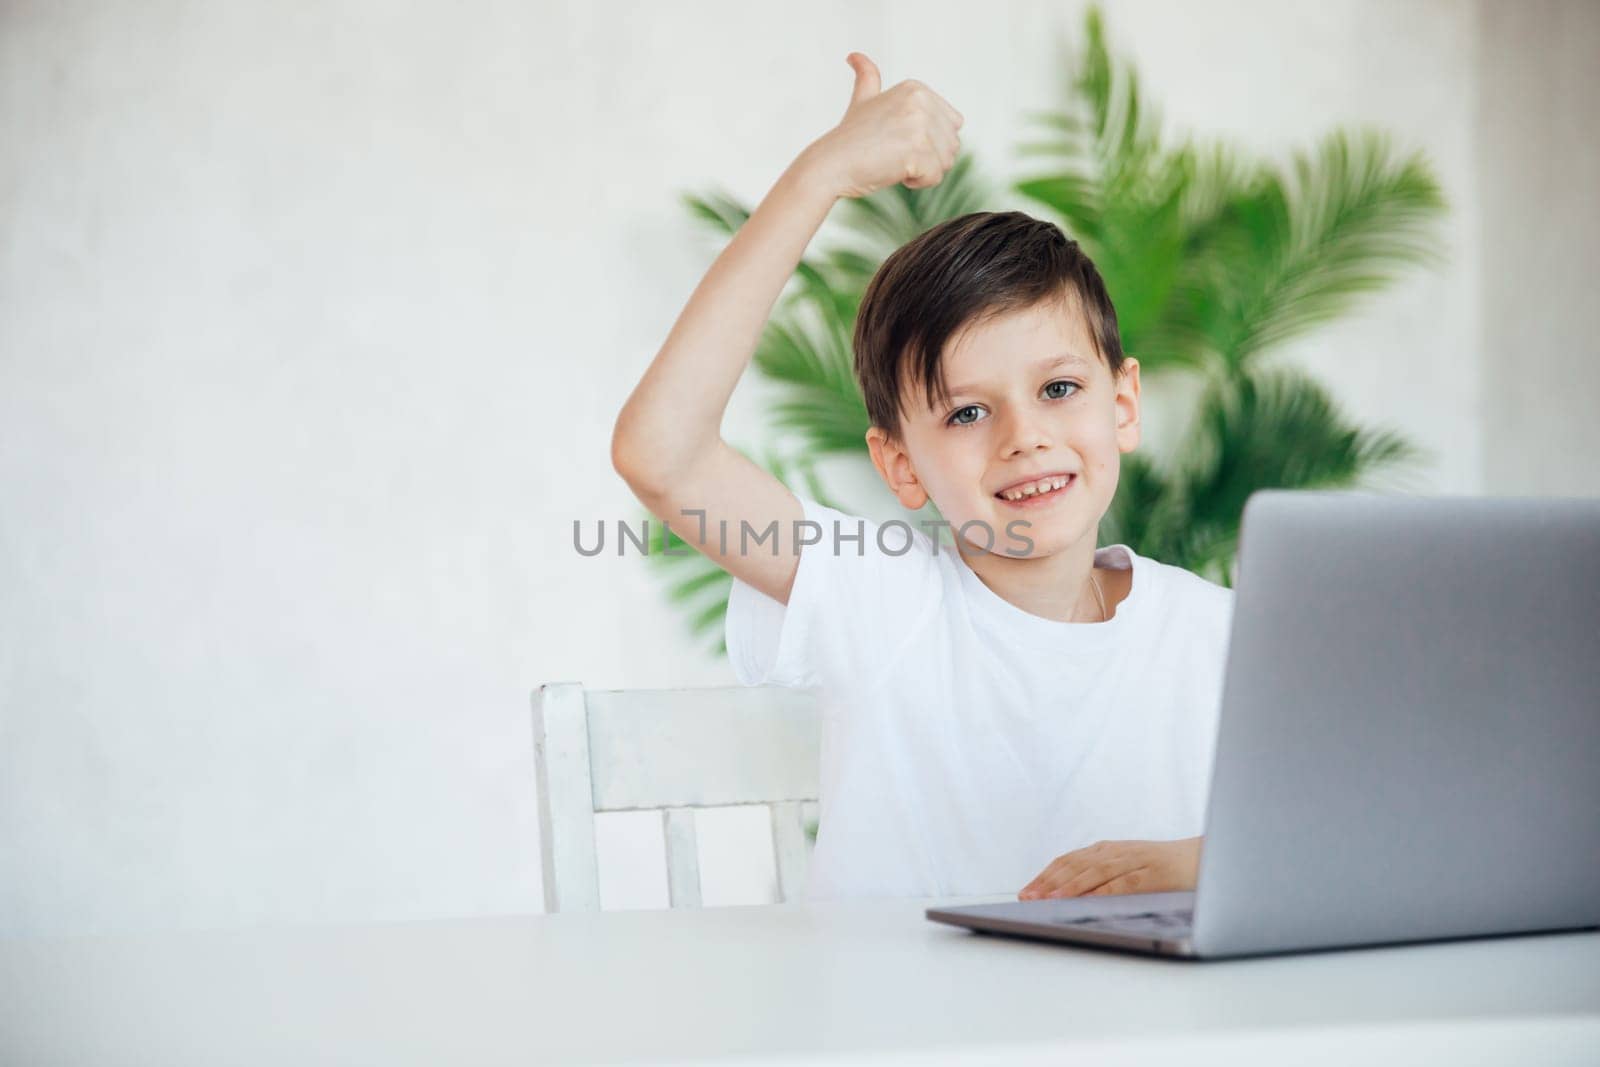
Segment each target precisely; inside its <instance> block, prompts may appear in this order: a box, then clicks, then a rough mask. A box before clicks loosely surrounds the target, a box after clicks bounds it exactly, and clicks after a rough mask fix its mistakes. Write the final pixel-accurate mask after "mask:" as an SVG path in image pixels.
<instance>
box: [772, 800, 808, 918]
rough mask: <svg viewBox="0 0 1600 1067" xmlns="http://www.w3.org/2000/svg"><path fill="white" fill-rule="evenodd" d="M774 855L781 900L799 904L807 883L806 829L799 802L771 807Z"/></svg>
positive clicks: (790, 801)
mask: <svg viewBox="0 0 1600 1067" xmlns="http://www.w3.org/2000/svg"><path fill="white" fill-rule="evenodd" d="M772 855H773V859H774V860H775V861H776V862H777V867H778V900H779V901H790V900H799V899H800V898H801V897H802V896H804V889H805V881H806V859H807V857H806V828H805V824H804V822H803V821H802V818H801V812H800V802H799V801H794V800H789V801H784V802H782V803H778V804H774V805H772Z"/></svg>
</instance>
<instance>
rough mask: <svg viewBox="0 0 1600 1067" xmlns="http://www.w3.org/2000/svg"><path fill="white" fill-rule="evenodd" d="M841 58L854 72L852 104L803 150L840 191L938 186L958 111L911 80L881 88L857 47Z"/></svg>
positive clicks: (950, 160)
mask: <svg viewBox="0 0 1600 1067" xmlns="http://www.w3.org/2000/svg"><path fill="white" fill-rule="evenodd" d="M845 62H847V63H849V64H850V66H851V69H853V70H854V71H855V75H856V82H855V88H854V90H853V91H852V92H851V94H850V105H849V107H847V108H846V109H845V113H844V117H843V118H842V119H840V120H839V125H837V126H835V127H834V128H833V129H831V130H829V131H828V132H827V133H825V134H823V135H822V136H821V137H819V138H818V139H817V140H815V141H813V142H812V143H811V144H810V145H809V146H808V147H807V148H806V154H808V155H809V156H810V157H811V162H812V164H813V165H814V166H816V167H818V168H819V169H820V170H821V171H822V173H824V174H825V175H826V176H827V179H828V180H829V181H830V182H831V184H832V187H833V189H834V190H835V191H836V192H837V193H838V195H840V196H850V197H860V196H866V195H868V194H869V193H874V192H876V191H877V190H879V189H883V188H885V187H887V186H890V185H894V184H895V183H897V182H903V183H904V184H905V185H906V187H907V188H910V189H923V188H927V187H928V186H931V185H938V184H939V183H940V182H941V181H943V180H944V176H945V173H946V172H947V171H949V169H950V168H951V166H953V165H954V164H955V161H956V154H957V153H958V152H959V151H960V149H961V139H960V137H959V136H958V135H957V131H958V130H960V129H961V124H962V122H964V121H965V120H964V119H963V118H962V116H961V112H959V111H957V110H956V109H955V108H953V107H951V106H950V104H949V103H948V102H947V101H946V100H945V99H944V97H942V96H940V95H939V94H938V93H936V92H934V91H933V90H932V89H930V88H928V87H927V86H926V85H924V84H922V83H921V82H919V81H916V80H915V79H907V80H906V81H903V82H900V83H899V84H898V85H894V86H891V87H890V88H889V89H888V90H884V91H880V89H879V85H880V84H881V83H880V79H879V75H878V68H877V65H876V64H874V63H873V62H872V60H870V59H868V58H867V57H866V56H865V55H862V54H861V53H860V52H851V53H850V55H849V56H848V57H846V60H845Z"/></svg>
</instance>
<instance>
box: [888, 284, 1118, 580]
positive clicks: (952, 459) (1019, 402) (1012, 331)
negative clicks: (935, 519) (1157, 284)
mask: <svg viewBox="0 0 1600 1067" xmlns="http://www.w3.org/2000/svg"><path fill="white" fill-rule="evenodd" d="M944 370H945V380H946V382H947V383H948V384H949V387H950V402H949V403H948V404H947V405H940V406H939V407H936V408H930V407H929V406H928V405H927V402H926V399H925V398H924V397H923V396H922V395H921V391H920V389H912V388H910V387H908V388H907V389H906V390H905V392H904V397H905V399H904V400H903V407H902V410H903V412H904V414H903V417H902V419H901V436H902V437H903V438H904V440H903V441H895V440H893V439H891V438H890V437H889V436H888V435H887V434H886V433H884V432H883V431H882V430H881V429H879V428H877V427H873V428H872V429H871V430H870V431H868V434H867V444H868V447H869V449H870V450H871V452H872V460H873V463H874V464H875V465H876V466H877V468H878V472H879V473H880V474H882V475H883V478H884V480H885V481H886V482H887V483H888V484H889V487H890V489H892V490H893V491H894V493H895V496H896V497H898V498H899V500H900V503H901V504H902V505H903V506H905V507H906V508H907V509H909V510H913V511H914V510H916V509H918V508H920V507H922V505H923V504H925V503H926V502H927V500H928V498H929V497H931V498H932V499H933V502H934V505H935V506H936V507H937V508H938V509H939V513H940V514H941V515H942V516H943V518H944V519H945V521H947V522H949V523H950V524H951V526H952V527H953V528H954V529H955V530H959V529H960V528H961V526H962V524H963V523H968V522H975V521H976V522H982V523H985V524H987V527H988V530H992V531H993V538H992V543H991V540H990V535H989V533H988V532H987V531H986V530H985V529H984V527H983V526H973V527H971V528H970V529H968V530H967V532H966V534H965V539H966V541H967V542H968V545H969V547H971V548H973V549H976V550H980V551H981V550H983V549H985V548H987V549H989V550H990V551H993V552H994V553H996V554H997V555H1000V556H1006V555H1011V556H1022V555H1027V556H1030V557H1039V556H1046V555H1053V554H1054V553H1056V552H1059V551H1061V550H1062V549H1065V548H1067V547H1068V546H1070V545H1075V544H1078V543H1079V542H1081V541H1082V540H1083V539H1084V538H1085V537H1087V538H1088V541H1089V544H1090V545H1091V546H1093V545H1094V543H1095V540H1096V536H1097V533H1098V527H1099V523H1100V517H1101V516H1102V515H1104V514H1105V512H1106V509H1107V508H1108V507H1110V506H1111V498H1112V496H1113V495H1114V494H1115V493H1116V491H1117V474H1118V471H1119V470H1120V467H1121V454H1122V453H1124V452H1131V451H1133V449H1134V448H1135V447H1137V446H1138V444H1139V364H1138V361H1137V360H1134V359H1131V358H1126V359H1124V360H1123V369H1122V373H1121V374H1120V375H1117V376H1113V375H1112V373H1111V369H1110V368H1109V367H1107V366H1106V364H1105V362H1104V361H1102V360H1101V359H1100V357H1099V356H1097V355H1096V354H1095V347H1094V342H1093V340H1092V339H1091V337H1090V335H1089V327H1088V323H1087V322H1086V321H1085V320H1084V318H1083V316H1082V315H1081V314H1080V313H1079V312H1078V311H1077V309H1076V307H1075V306H1074V305H1073V304H1071V303H1064V302H1060V301H1052V302H1047V303H1044V304H1040V305H1037V306H1035V307H1032V308H1025V309H1023V310H1020V311H1014V312H1010V313H1007V314H1004V315H999V316H996V317H995V318H992V319H990V320H989V321H987V322H984V323H981V324H977V325H972V326H970V327H968V328H967V329H966V330H965V331H964V332H963V333H960V334H957V335H956V336H955V337H953V338H952V339H951V344H950V345H948V346H947V347H946V351H945V357H944ZM1046 475H1057V476H1059V477H1058V478H1056V479H1055V480H1056V481H1057V482H1059V480H1060V477H1065V478H1068V479H1069V481H1068V482H1067V484H1066V486H1065V487H1064V488H1062V489H1058V490H1055V491H1053V492H1048V493H1040V494H1037V495H1035V496H1032V497H1027V498H1023V499H1021V500H1006V499H1002V497H1001V495H1000V494H1001V492H1002V491H1003V490H1009V489H1010V488H1011V487H1013V486H1015V485H1016V484H1017V483H1019V482H1021V483H1027V482H1029V481H1030V480H1032V479H1036V478H1039V477H1040V476H1046ZM1018 520H1021V521H1020V522H1018ZM1013 522H1017V525H1015V526H1011V527H1010V529H1011V530H1012V531H1015V532H1012V533H1008V532H1007V530H1008V524H1010V523H1013ZM1024 536H1025V537H1026V538H1028V539H1031V540H1032V541H1033V548H1032V550H1031V551H1029V552H1025V551H1024V549H1025V548H1026V542H1025V541H1023V540H1022V539H1021V538H1022V537H1024Z"/></svg>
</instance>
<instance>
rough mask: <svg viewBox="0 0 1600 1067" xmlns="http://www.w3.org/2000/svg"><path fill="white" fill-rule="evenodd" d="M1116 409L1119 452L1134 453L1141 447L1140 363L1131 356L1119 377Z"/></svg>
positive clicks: (1123, 362)
mask: <svg viewBox="0 0 1600 1067" xmlns="http://www.w3.org/2000/svg"><path fill="white" fill-rule="evenodd" d="M1116 407H1117V451H1118V452H1132V451H1133V450H1134V449H1135V448H1138V447H1139V361H1138V360H1136V359H1134V358H1132V357H1131V356H1130V357H1128V358H1127V359H1124V360H1123V361H1122V370H1121V372H1120V373H1118V375H1117V398H1116Z"/></svg>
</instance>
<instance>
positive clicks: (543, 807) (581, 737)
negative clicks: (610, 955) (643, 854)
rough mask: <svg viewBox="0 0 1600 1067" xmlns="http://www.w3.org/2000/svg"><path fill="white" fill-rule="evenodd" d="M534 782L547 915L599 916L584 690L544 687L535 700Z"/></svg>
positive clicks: (567, 684) (569, 686)
mask: <svg viewBox="0 0 1600 1067" xmlns="http://www.w3.org/2000/svg"><path fill="white" fill-rule="evenodd" d="M533 749H534V760H533V763H534V776H535V784H536V788H537V790H538V799H539V804H538V807H539V837H540V846H541V847H540V850H539V851H540V857H541V862H542V865H543V874H544V907H545V910H546V911H550V912H556V911H599V910H600V867H599V863H598V861H597V859H596V856H595V843H594V804H593V802H592V798H593V793H594V789H593V786H592V785H591V783H590V780H589V767H590V752H589V731H588V725H587V715H586V714H585V709H584V693H583V687H582V686H581V685H578V684H576V683H572V682H557V683H552V684H550V685H542V686H540V687H539V688H538V690H537V691H536V692H535V693H534V695H533Z"/></svg>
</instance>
